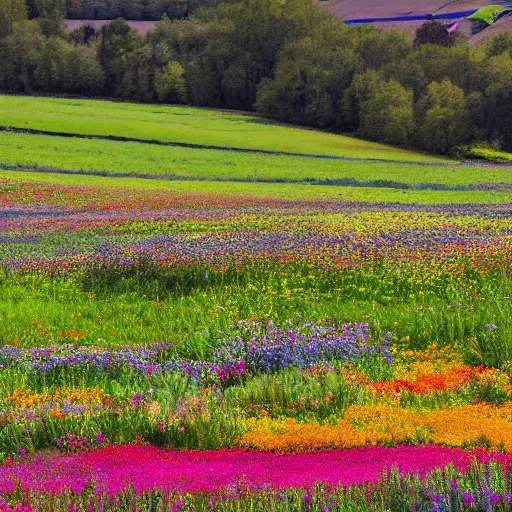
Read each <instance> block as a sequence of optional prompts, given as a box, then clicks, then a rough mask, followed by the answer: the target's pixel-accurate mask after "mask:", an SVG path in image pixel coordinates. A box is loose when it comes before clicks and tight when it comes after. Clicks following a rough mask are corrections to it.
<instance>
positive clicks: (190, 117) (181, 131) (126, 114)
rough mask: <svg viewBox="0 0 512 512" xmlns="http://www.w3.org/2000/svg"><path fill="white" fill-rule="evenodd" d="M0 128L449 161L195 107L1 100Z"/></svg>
mask: <svg viewBox="0 0 512 512" xmlns="http://www.w3.org/2000/svg"><path fill="white" fill-rule="evenodd" d="M0 126H8V127H14V128H25V129H27V128H29V129H36V130H44V131H49V132H62V131H65V132H67V133H76V134H80V135H89V136H93V135H100V136H109V135H110V136H117V137H128V138H135V139H144V140H157V141H161V142H177V143H189V144H199V145H212V146H220V147H227V148H229V147H233V148H243V149H259V150H266V151H283V152H291V153H305V154H320V155H332V156H345V157H352V158H359V157H361V158H376V159H384V160H406V161H407V160H412V161H418V162H442V161H446V160H444V159H442V158H439V157H437V156H432V155H424V154H421V153H418V152H415V151H407V150H403V149H398V148H392V147H389V146H385V145H382V144H376V143H373V142H367V141H362V140H359V139H356V138H352V137H340V136H339V135H334V134H329V133H323V132H319V131H315V130H309V129H302V128H297V127H292V126H286V125H280V124H277V123H275V122H273V121H269V120H267V119H264V118H261V117H258V116H255V115H253V114H245V115H244V114H239V113H235V112H225V111H220V110H219V111H217V110H208V109H201V108H194V107H174V106H173V107H170V106H162V105H140V104H136V103H116V102H112V101H97V100H83V99H80V100H66V99H57V100H56V99H55V98H34V97H30V98H29V97H22V96H19V97H18V96H7V95H0ZM64 127H65V130H63V128H64Z"/></svg>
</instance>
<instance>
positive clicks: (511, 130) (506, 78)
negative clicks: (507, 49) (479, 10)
mask: <svg viewBox="0 0 512 512" xmlns="http://www.w3.org/2000/svg"><path fill="white" fill-rule="evenodd" d="M490 64H491V73H492V81H491V84H490V85H489V87H488V88H487V90H486V92H485V93H486V97H487V109H486V110H487V123H488V133H489V136H490V138H491V139H499V140H501V142H502V147H503V149H504V150H505V151H512V122H511V121H510V120H511V119H512V87H511V86H510V84H511V83H512V57H511V56H510V55H509V54H508V53H503V54H501V55H499V56H497V57H494V58H493V59H491V63H490Z"/></svg>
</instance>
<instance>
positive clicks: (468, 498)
mask: <svg viewBox="0 0 512 512" xmlns="http://www.w3.org/2000/svg"><path fill="white" fill-rule="evenodd" d="M461 496H462V499H463V500H464V506H465V507H472V506H473V505H474V503H475V498H474V496H473V495H472V494H471V493H470V492H463V493H462V495H461Z"/></svg>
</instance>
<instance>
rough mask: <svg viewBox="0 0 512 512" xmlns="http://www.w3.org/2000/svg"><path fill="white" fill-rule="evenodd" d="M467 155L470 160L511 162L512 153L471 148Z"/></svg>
mask: <svg viewBox="0 0 512 512" xmlns="http://www.w3.org/2000/svg"><path fill="white" fill-rule="evenodd" d="M467 155H468V156H469V157H470V158H478V159H481V160H488V161H491V162H504V163H509V162H512V153H506V152H505V151H496V150H494V149H489V148H471V149H470V150H469V151H468V152H467ZM509 173H511V174H512V169H510V171H509Z"/></svg>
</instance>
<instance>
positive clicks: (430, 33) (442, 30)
mask: <svg viewBox="0 0 512 512" xmlns="http://www.w3.org/2000/svg"><path fill="white" fill-rule="evenodd" d="M454 43H455V37H454V35H451V34H448V31H447V30H446V26H445V25H444V24H443V23H440V22H439V21H434V20H432V21H427V22H425V23H423V25H422V26H421V27H420V28H419V29H418V30H416V37H415V38H414V43H413V46H414V47H415V48H418V47H419V46H421V45H422V44H438V45H441V46H453V44H454Z"/></svg>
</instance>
